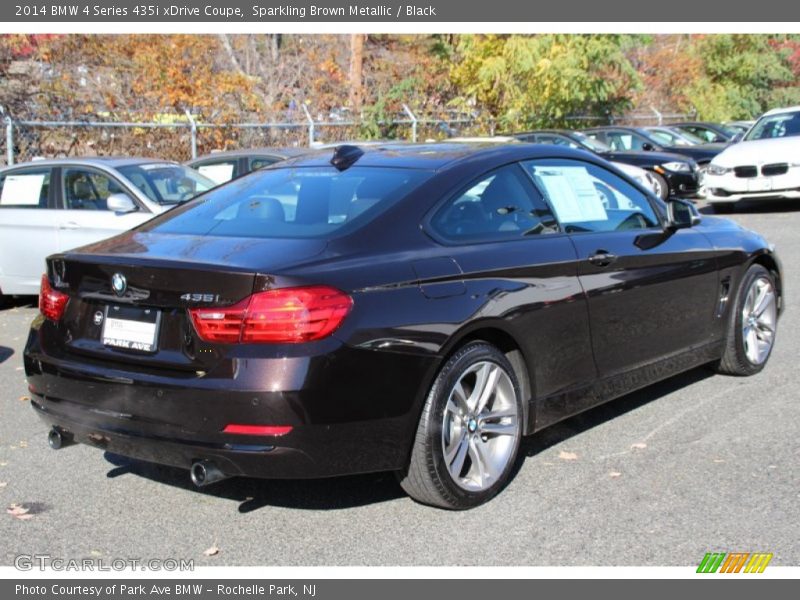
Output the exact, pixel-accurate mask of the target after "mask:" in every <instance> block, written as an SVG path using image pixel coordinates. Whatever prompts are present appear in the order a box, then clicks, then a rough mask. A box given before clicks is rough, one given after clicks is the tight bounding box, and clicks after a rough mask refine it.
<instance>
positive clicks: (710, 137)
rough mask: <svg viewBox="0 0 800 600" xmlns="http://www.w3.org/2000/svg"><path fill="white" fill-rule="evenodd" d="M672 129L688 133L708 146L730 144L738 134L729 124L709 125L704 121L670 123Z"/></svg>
mask: <svg viewBox="0 0 800 600" xmlns="http://www.w3.org/2000/svg"><path fill="white" fill-rule="evenodd" d="M670 127H674V128H676V129H682V130H683V131H687V132H689V133H691V134H692V135H694V136H696V137H698V138H700V139H701V140H703V142H705V143H707V144H713V143H720V144H728V143H730V142H732V141H733V138H734V137H736V134H737V133H738V131H737V130H736V129H735V128H733V127H731V126H730V125H729V124H721V123H707V122H704V121H681V122H678V123H670Z"/></svg>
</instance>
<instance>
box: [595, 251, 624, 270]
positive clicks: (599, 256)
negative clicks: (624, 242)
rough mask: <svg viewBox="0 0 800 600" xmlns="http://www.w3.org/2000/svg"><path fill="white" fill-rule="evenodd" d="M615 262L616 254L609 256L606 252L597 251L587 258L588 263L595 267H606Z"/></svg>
mask: <svg viewBox="0 0 800 600" xmlns="http://www.w3.org/2000/svg"><path fill="white" fill-rule="evenodd" d="M616 260H617V255H616V254H611V253H609V252H607V251H606V250H597V251H596V252H595V253H594V254H593V255H592V256H590V257H589V262H590V263H591V264H593V265H594V266H596V267H607V266H608V265H610V264H611V263H613V262H614V261H616Z"/></svg>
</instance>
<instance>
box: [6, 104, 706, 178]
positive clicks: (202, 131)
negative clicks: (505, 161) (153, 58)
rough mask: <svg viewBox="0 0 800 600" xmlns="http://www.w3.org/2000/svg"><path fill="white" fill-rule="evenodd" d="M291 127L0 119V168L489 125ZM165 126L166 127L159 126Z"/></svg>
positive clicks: (671, 118)
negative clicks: (46, 160) (0, 162)
mask: <svg viewBox="0 0 800 600" xmlns="http://www.w3.org/2000/svg"><path fill="white" fill-rule="evenodd" d="M302 108H303V110H302V112H300V114H299V116H298V115H293V117H294V118H293V120H285V121H277V120H276V121H269V122H253V123H207V122H202V121H198V120H196V119H195V118H194V117H193V116H192V115H191V114H189V113H186V114H184V115H178V114H172V115H168V114H164V115H161V116H160V118H159V121H161V122H133V121H111V120H106V121H102V120H92V121H89V120H87V121H78V120H71V121H30V120H16V119H14V118H13V117H12V116H9V115H7V114H5V113H3V112H2V109H0V113H1V114H0V116H2V118H3V123H2V125H3V126H4V128H5V135H2V136H0V156H2V157H3V159H5V164H7V165H10V164H14V163H19V162H26V161H30V160H33V159H35V158H38V157H44V158H55V157H64V156H144V157H150V158H164V159H171V160H177V161H185V160H189V159H191V158H196V157H197V156H202V155H204V154H209V153H211V152H212V151H215V150H237V149H244V148H260V147H285V146H313V145H315V144H320V143H335V142H345V141H356V140H364V139H385V140H407V141H423V140H427V139H442V138H448V137H453V136H456V135H460V136H471V135H486V134H490V135H491V134H493V133H494V124H493V122H492V121H491V120H488V121H487V120H486V119H483V118H481V117H480V116H476V115H473V114H469V113H460V112H455V111H445V110H443V111H441V112H439V113H427V114H425V115H418V114H416V113H415V112H413V111H412V110H411V109H410V108H409V107H407V106H405V105H404V106H403V113H402V114H400V115H395V116H392V117H381V118H377V119H374V118H365V117H364V116H361V117H358V118H342V117H341V115H338V114H333V113H331V114H330V115H328V116H327V118H325V117H323V116H321V115H317V116H316V117H314V116H312V114H311V112H310V111H309V110H308V109H307V108H306V107H305V106H303V107H302ZM693 117H694V115H691V114H680V113H667V114H662V113H660V112H658V111H656V110H652V111H650V112H646V113H630V114H628V115H625V116H617V117H615V116H611V115H609V116H587V115H574V116H570V117H567V122H568V123H569V124H570V126H572V127H574V128H581V127H589V126H593V125H594V126H597V125H625V124H630V125H639V126H646V125H662V124H669V123H670V122H675V121H679V120H686V119H691V118H693ZM165 121H166V122H165Z"/></svg>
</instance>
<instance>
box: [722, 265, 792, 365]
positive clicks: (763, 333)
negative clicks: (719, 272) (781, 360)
mask: <svg viewBox="0 0 800 600" xmlns="http://www.w3.org/2000/svg"><path fill="white" fill-rule="evenodd" d="M732 311H733V314H732V315H731V319H730V323H729V325H728V335H727V340H726V346H725V353H724V354H723V356H722V359H721V360H720V361H719V364H718V365H717V371H719V372H720V373H727V374H729V375H754V374H755V373H758V372H759V371H761V369H763V368H764V366H765V365H766V364H767V360H769V357H770V354H771V353H772V347H773V345H774V344H775V334H776V332H777V327H778V294H777V291H776V287H775V278H774V277H773V276H772V273H770V272H769V271H768V270H767V269H765V268H764V267H762V266H761V265H752V266H751V267H750V268H749V269H748V270H747V272H746V273H745V275H744V278H743V279H742V283H741V285H740V286H739V291H738V293H737V294H736V303H735V304H734V305H733V307H732Z"/></svg>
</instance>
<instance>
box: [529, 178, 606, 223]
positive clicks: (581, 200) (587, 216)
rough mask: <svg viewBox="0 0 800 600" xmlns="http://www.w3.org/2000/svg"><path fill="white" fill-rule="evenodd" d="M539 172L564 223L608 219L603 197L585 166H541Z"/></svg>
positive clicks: (560, 219)
mask: <svg viewBox="0 0 800 600" xmlns="http://www.w3.org/2000/svg"><path fill="white" fill-rule="evenodd" d="M535 174H536V177H537V178H538V180H539V181H540V182H541V184H542V186H544V189H545V192H546V193H547V197H548V198H549V199H550V202H551V204H552V205H553V210H555V212H556V216H557V217H558V220H559V221H561V222H562V223H580V222H584V221H607V220H608V214H607V213H606V209H605V206H604V205H603V199H602V197H601V196H600V194H598V192H597V189H596V188H595V187H594V181H593V179H592V176H591V175H589V172H588V171H587V170H586V168H585V167H550V166H547V167H541V166H537V167H536V171H535Z"/></svg>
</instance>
